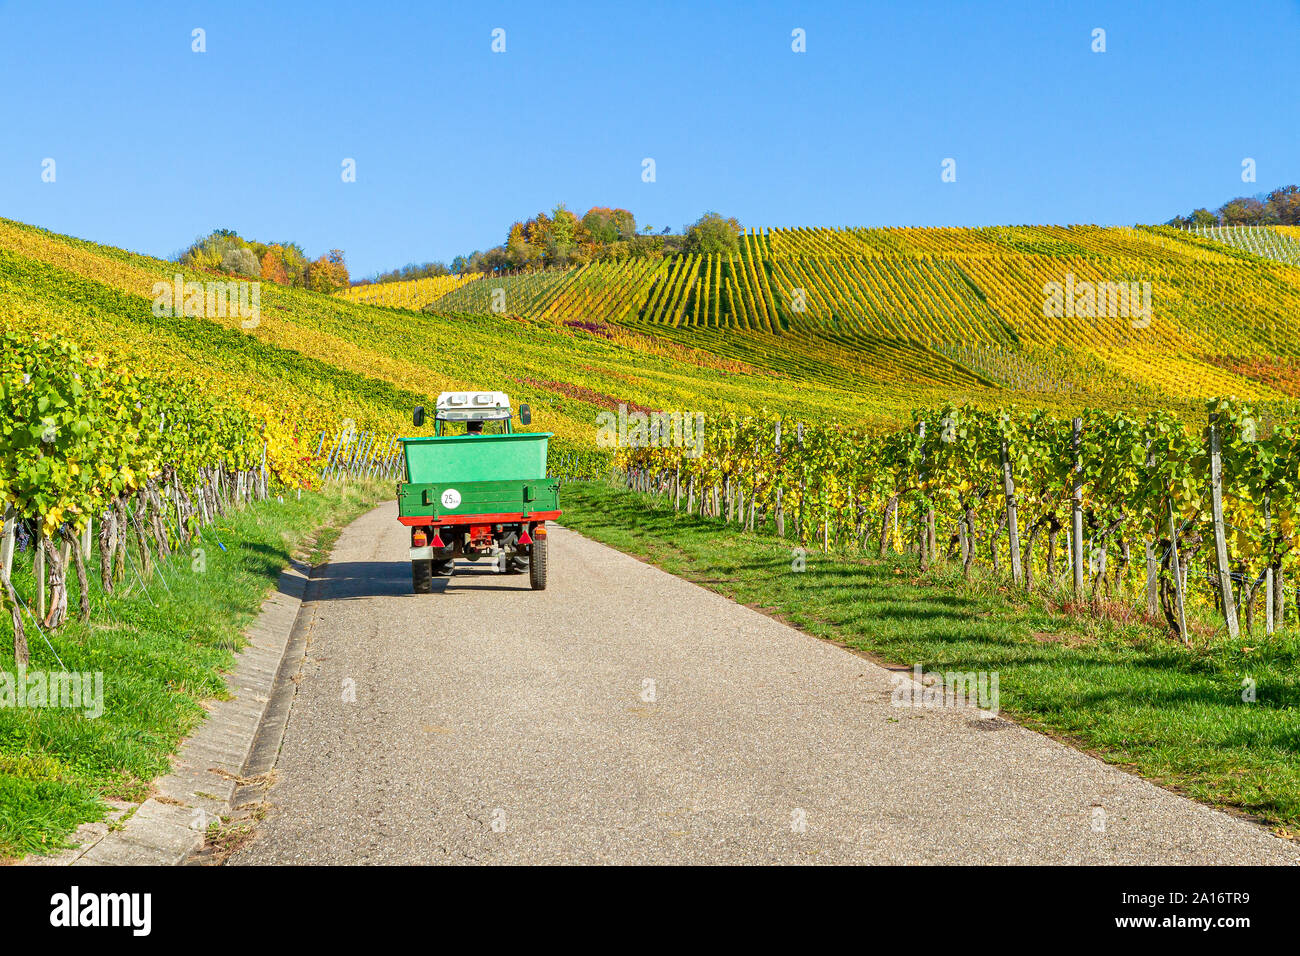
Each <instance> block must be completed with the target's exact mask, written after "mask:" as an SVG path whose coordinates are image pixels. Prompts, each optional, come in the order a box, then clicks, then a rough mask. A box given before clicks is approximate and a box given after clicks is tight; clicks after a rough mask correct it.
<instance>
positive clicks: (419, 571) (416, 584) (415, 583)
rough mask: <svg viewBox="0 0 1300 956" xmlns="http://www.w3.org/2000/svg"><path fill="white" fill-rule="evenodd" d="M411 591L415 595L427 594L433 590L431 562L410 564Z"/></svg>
mask: <svg viewBox="0 0 1300 956" xmlns="http://www.w3.org/2000/svg"><path fill="white" fill-rule="evenodd" d="M411 590H412V591H414V592H415V593H416V594H428V593H429V592H430V591H432V590H433V562H432V561H412V562H411Z"/></svg>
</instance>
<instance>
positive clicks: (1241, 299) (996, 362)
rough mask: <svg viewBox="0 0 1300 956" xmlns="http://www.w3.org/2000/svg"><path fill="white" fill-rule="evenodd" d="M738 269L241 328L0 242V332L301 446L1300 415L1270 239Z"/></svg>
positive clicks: (815, 243) (904, 231) (326, 311)
mask: <svg viewBox="0 0 1300 956" xmlns="http://www.w3.org/2000/svg"><path fill="white" fill-rule="evenodd" d="M1229 240H1231V241H1229ZM1268 241H1269V242H1274V246H1267V248H1268V249H1272V248H1275V247H1276V248H1279V249H1280V248H1284V247H1285V244H1286V243H1287V242H1294V237H1291V236H1288V235H1286V234H1285V232H1283V231H1277V232H1276V238H1275V239H1269V240H1268ZM1252 243H1253V244H1252ZM740 248H741V254H740V255H739V256H736V257H727V258H723V257H719V256H691V255H680V256H673V257H668V258H664V259H657V260H652V259H639V260H625V261H622V262H616V263H595V264H591V265H587V266H584V267H581V268H577V269H572V270H567V271H549V272H535V273H526V274H521V275H515V276H509V277H493V276H481V277H474V276H468V277H448V278H445V279H442V280H433V281H428V280H419V281H417V282H416V283H414V284H407V287H404V288H402V289H399V290H396V291H394V290H388V292H389V294H387V295H386V294H385V289H384V287H383V286H382V285H373V286H368V287H365V288H364V290H363V291H362V292H356V291H354V292H352V293H351V294H350V295H335V296H329V295H324V294H320V293H314V292H310V291H305V290H299V289H291V288H285V287H281V286H277V285H274V284H271V283H262V284H261V288H260V316H259V318H258V320H257V321H256V322H255V323H249V322H247V321H245V320H241V318H240V317H238V316H235V315H222V314H217V315H212V314H208V311H207V310H204V309H203V308H201V307H200V308H198V309H195V310H190V309H188V308H182V307H179V306H178V307H177V308H175V309H162V310H160V309H158V308H156V302H155V298H156V290H157V288H158V284H159V283H168V282H171V281H174V279H175V277H176V276H177V275H178V274H179V275H181V276H182V280H183V281H188V282H200V283H211V282H220V281H225V280H229V279H231V278H232V277H229V276H224V275H218V274H215V273H213V274H202V273H196V272H192V271H187V270H184V269H182V268H180V267H179V266H177V265H176V264H175V263H171V262H166V261H163V260H159V259H154V258H150V257H147V256H142V255H137V254H134V253H130V252H126V251H123V250H121V249H116V248H113V247H108V246H102V245H97V244H94V243H91V242H86V241H83V240H79V239H74V238H71V237H67V236H62V235H57V234H54V233H51V232H48V231H45V230H42V229H39V228H35V227H32V226H27V225H23V224H20V223H17V222H13V221H10V220H4V219H0V320H2V321H3V325H4V327H5V328H6V329H16V330H19V331H30V332H45V333H59V334H61V335H63V336H65V337H66V338H68V339H70V340H72V341H74V342H76V343H79V344H81V345H82V346H83V347H84V348H88V349H93V350H96V351H103V352H107V353H109V355H110V356H115V358H114V361H115V362H118V363H121V364H123V365H124V366H125V367H141V368H149V369H151V370H162V371H165V372H166V373H167V374H169V375H173V376H176V377H178V378H181V379H185V380H187V381H191V382H195V383H198V384H199V385H201V386H202V387H203V388H205V389H207V390H208V391H210V392H211V393H212V394H214V395H219V396H224V400H228V401H230V402H232V403H237V404H241V405H246V406H249V407H250V408H251V407H253V406H256V407H255V408H253V410H254V411H257V413H258V414H259V415H263V416H264V415H265V409H267V408H270V409H272V410H274V412H275V413H276V414H277V415H279V416H280V417H281V418H282V419H284V420H285V421H287V422H291V423H292V425H293V427H294V428H295V429H296V430H297V431H298V433H299V434H300V437H301V440H302V443H303V444H304V446H305V445H310V444H311V443H312V441H313V440H314V439H315V436H317V435H318V434H319V433H320V432H321V431H330V430H331V429H334V428H337V427H338V425H339V424H340V423H341V422H342V421H344V420H345V419H352V420H353V421H354V422H355V423H356V424H357V426H358V427H360V428H367V427H369V428H378V429H383V430H387V431H390V432H391V431H394V430H397V431H406V430H409V429H408V427H407V426H406V422H408V421H409V418H408V416H409V410H410V408H411V406H412V405H415V404H418V403H420V402H427V401H428V400H429V398H430V396H433V395H436V394H437V393H438V392H439V391H442V390H444V389H452V388H470V387H491V388H500V389H503V390H506V391H508V392H510V393H511V394H512V395H513V396H514V397H515V399H516V400H517V401H520V402H529V403H531V404H532V405H533V407H534V409H535V422H536V425H535V426H534V427H539V428H545V429H547V430H549V431H552V432H554V433H556V435H557V442H556V447H557V449H559V450H561V451H566V452H567V451H572V450H574V449H591V448H593V447H594V445H595V436H596V427H595V426H596V416H597V415H598V414H599V412H601V411H603V410H613V409H617V408H618V407H619V405H624V404H625V405H627V406H628V407H629V408H630V409H633V410H636V409H655V408H664V409H678V410H683V411H716V410H722V409H732V410H739V411H745V410H760V409H768V410H769V411H779V412H781V413H782V414H785V415H791V416H798V417H802V418H805V419H808V420H810V421H819V420H828V419H832V418H836V419H840V420H843V421H846V422H849V423H852V424H858V425H864V426H868V427H877V428H879V427H889V426H893V425H896V424H898V423H900V422H903V421H905V420H907V419H908V417H909V415H910V411H911V409H913V408H915V407H918V406H922V405H928V404H935V403H940V402H946V401H953V402H958V403H970V404H971V405H973V406H975V407H993V406H996V405H1004V404H1009V403H1021V404H1025V405H1034V406H1037V407H1044V408H1047V409H1051V410H1057V411H1065V410H1069V409H1078V408H1083V407H1089V406H1090V407H1096V408H1118V407H1134V406H1137V407H1143V406H1152V407H1157V406H1158V407H1164V408H1168V409H1171V410H1173V411H1175V412H1176V413H1180V412H1183V411H1192V410H1194V409H1199V407H1200V405H1199V403H1200V401H1201V400H1202V399H1204V398H1205V397H1207V396H1209V395H1212V394H1220V395H1236V396H1238V397H1240V398H1243V399H1251V400H1255V401H1263V402H1272V403H1279V404H1280V403H1285V402H1287V401H1288V400H1289V399H1290V398H1292V397H1293V396H1295V395H1297V394H1300V372H1297V370H1296V365H1295V358H1296V354H1297V346H1296V344H1295V343H1296V342H1297V337H1296V335H1295V331H1296V329H1295V327H1294V326H1295V323H1296V317H1297V316H1300V268H1297V267H1295V266H1292V265H1288V264H1286V263H1284V262H1282V261H1280V259H1278V258H1272V257H1269V256H1266V255H1263V254H1262V252H1261V250H1265V248H1266V247H1265V244H1264V240H1254V239H1251V238H1248V239H1242V238H1241V237H1240V236H1239V235H1238V234H1236V233H1234V234H1230V235H1229V234H1225V235H1223V236H1212V235H1194V234H1191V233H1186V232H1179V231H1176V230H1173V229H1169V228H1163V227H1157V228H1098V227H1069V228H1066V227H1013V228H998V229H911V228H899V229H844V230H831V229H776V230H751V231H747V232H746V233H745V234H744V235H743V236H742V237H741V243H740ZM420 282H423V283H424V285H421V284H420ZM1052 282H1057V283H1063V284H1064V283H1072V284H1073V286H1072V288H1073V289H1077V288H1080V287H1081V284H1083V283H1088V282H1091V283H1094V284H1097V283H1103V282H1116V283H1118V282H1137V283H1142V282H1149V283H1151V287H1152V292H1151V302H1152V308H1151V310H1150V315H1149V319H1147V320H1143V319H1142V318H1140V317H1139V318H1132V317H1128V318H1124V317H1121V318H1115V317H1104V316H1082V317H1081V316H1078V315H1073V316H1071V315H1061V316H1057V317H1045V316H1044V292H1043V289H1044V286H1045V285H1046V284H1048V283H1052ZM422 295H432V296H433V298H432V299H431V301H427V302H426V301H423V299H422V298H421V296H422ZM1137 301H1138V300H1137V299H1135V303H1136V302H1137ZM381 302H382V303H387V304H378V303H381ZM1197 413H1199V412H1197ZM311 450H312V451H314V450H315V449H314V448H312V449H311Z"/></svg>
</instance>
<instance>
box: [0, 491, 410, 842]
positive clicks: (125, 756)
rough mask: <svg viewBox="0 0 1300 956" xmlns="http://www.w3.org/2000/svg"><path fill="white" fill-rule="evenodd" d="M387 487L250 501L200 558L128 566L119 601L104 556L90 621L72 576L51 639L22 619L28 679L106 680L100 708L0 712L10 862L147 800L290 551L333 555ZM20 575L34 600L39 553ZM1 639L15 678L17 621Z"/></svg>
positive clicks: (24, 562)
mask: <svg viewBox="0 0 1300 956" xmlns="http://www.w3.org/2000/svg"><path fill="white" fill-rule="evenodd" d="M389 493H391V485H390V484H387V483H386V484H383V485H382V486H381V485H379V484H351V485H345V486H341V487H340V486H332V487H331V488H330V489H329V490H327V491H325V492H321V493H304V494H303V495H302V498H301V500H299V499H298V498H296V497H286V498H285V500H284V502H283V503H280V502H278V501H276V500H275V499H271V500H270V501H266V502H260V503H257V504H253V505H249V506H248V507H246V508H245V509H244V510H243V511H240V512H236V513H232V514H231V515H230V516H229V517H227V518H221V519H218V521H217V522H216V523H215V524H214V525H212V526H210V527H208V528H205V529H203V532H202V533H203V540H202V541H196V542H195V546H196V547H197V548H199V549H201V554H200V553H199V552H198V551H194V550H190V551H186V552H185V553H180V554H176V555H173V557H172V558H171V560H170V561H167V562H161V570H160V572H155V574H154V576H153V577H152V578H151V579H150V580H148V581H146V582H143V583H142V582H141V581H140V580H139V578H138V577H137V576H136V575H135V573H134V571H132V572H130V573H128V577H127V579H126V580H125V581H124V582H123V583H122V585H120V586H119V587H118V593H116V594H115V595H113V596H107V595H105V594H103V593H102V592H101V590H100V587H99V570H98V555H97V554H94V555H93V557H92V562H91V566H90V568H89V572H90V574H89V577H90V593H91V601H92V614H91V619H90V623H89V624H84V625H83V624H81V623H80V622H78V621H77V620H76V607H77V601H78V597H79V595H78V588H77V583H76V576H75V574H74V575H72V576H71V582H70V587H69V591H70V593H69V601H68V607H69V617H70V620H69V622H68V623H67V624H66V625H65V626H64V627H62V628H60V629H59V630H57V631H54V632H52V633H51V632H45V633H44V636H42V631H41V630H38V628H37V627H36V626H34V625H33V624H32V623H31V619H30V617H28V618H27V619H26V620H27V624H28V627H27V631H28V643H29V644H30V647H31V663H30V664H29V665H28V673H29V674H31V673H32V672H36V671H43V672H45V673H47V674H54V673H56V672H59V671H60V670H61V669H62V668H61V667H60V664H59V661H62V663H63V665H64V666H65V667H66V668H67V670H68V671H71V672H75V673H86V672H90V673H99V674H102V675H103V714H102V716H99V717H95V718H90V717H87V716H86V714H85V712H84V710H82V709H72V708H60V707H36V706H25V707H18V706H0V860H5V859H8V858H15V857H21V856H23V855H25V854H28V853H48V852H52V851H54V850H58V849H60V848H63V847H64V846H66V845H67V836H68V834H69V833H71V832H72V831H73V830H74V829H75V828H76V827H77V826H79V825H80V824H82V823H86V822H89V821H92V820H98V819H102V818H103V816H104V815H105V813H106V812H107V810H108V805H107V804H106V803H105V802H104V801H105V799H106V798H118V799H124V800H131V801H138V800H142V799H144V798H145V797H147V796H148V794H149V788H150V784H151V782H152V781H153V780H154V779H155V778H156V777H158V776H160V775H163V774H165V773H167V772H168V771H169V769H170V765H169V760H168V758H169V757H170V755H172V754H173V753H175V751H176V747H177V745H178V743H179V742H180V741H181V740H182V739H183V738H184V737H185V736H186V735H187V734H189V733H190V732H191V731H192V730H193V729H194V728H195V727H196V726H197V725H198V724H199V723H200V722H201V721H202V719H203V717H204V714H205V710H204V707H203V701H204V700H207V699H210V698H223V697H225V696H226V695H227V692H226V687H225V679H224V677H223V674H224V673H225V672H227V671H229V670H230V669H231V668H233V666H234V663H235V658H234V655H235V653H236V651H237V650H238V649H239V648H240V647H241V646H242V644H243V632H244V630H245V629H246V628H247V627H248V625H249V624H250V623H251V622H252V620H253V619H254V617H255V616H256V614H257V611H258V608H259V607H260V605H261V603H262V600H263V598H264V597H265V596H266V594H267V592H268V590H269V589H270V588H272V587H274V586H275V582H276V579H277V578H278V576H279V574H280V572H281V571H282V570H283V569H284V568H285V567H286V566H287V565H288V563H289V560H290V557H291V556H293V555H298V556H300V557H302V558H303V559H304V560H308V561H309V562H311V563H317V562H319V561H321V560H323V559H324V557H326V556H328V553H329V548H328V544H329V543H331V542H332V541H334V540H335V539H336V538H337V533H338V531H337V529H340V528H341V527H342V526H343V525H346V524H347V523H348V522H349V521H351V520H352V519H353V518H355V517H356V516H357V515H359V514H361V513H362V512H364V511H365V510H367V509H368V508H370V507H371V506H373V505H374V504H375V503H376V502H377V501H378V500H380V498H381V497H383V496H384V495H386V494H389ZM96 550H97V549H92V552H94V551H96ZM131 556H132V561H133V562H135V563H133V565H132V567H133V568H134V567H138V556H137V555H136V553H135V551H134V549H133V550H132V552H131ZM14 571H15V573H14V586H15V588H16V589H17V590H18V593H19V595H20V596H21V597H22V599H23V600H24V601H27V602H28V603H29V604H30V603H31V601H32V597H31V596H32V595H33V594H34V593H35V588H34V581H33V579H32V576H31V551H30V550H29V551H28V552H27V553H26V554H22V553H20V554H18V555H16V556H15V568H14ZM47 640H48V643H47ZM0 643H2V644H3V646H0V672H6V673H8V674H10V675H16V668H15V663H14V657H13V644H12V635H11V634H10V632H9V628H8V618H7V615H6V616H5V618H4V622H3V623H0ZM56 654H57V659H56V657H55V655H56Z"/></svg>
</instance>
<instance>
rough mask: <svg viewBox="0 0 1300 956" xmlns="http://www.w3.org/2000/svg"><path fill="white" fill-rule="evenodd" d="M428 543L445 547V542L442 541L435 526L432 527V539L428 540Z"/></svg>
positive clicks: (436, 546)
mask: <svg viewBox="0 0 1300 956" xmlns="http://www.w3.org/2000/svg"><path fill="white" fill-rule="evenodd" d="M429 544H431V545H433V546H434V547H435V548H445V547H447V546H446V545H445V544H443V543H442V535H440V534H438V529H437V528H434V529H433V540H432V541H430V542H429Z"/></svg>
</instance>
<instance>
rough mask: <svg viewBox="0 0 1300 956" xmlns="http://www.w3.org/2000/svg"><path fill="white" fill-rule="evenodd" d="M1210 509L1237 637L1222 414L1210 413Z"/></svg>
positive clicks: (1226, 615) (1229, 620)
mask: <svg viewBox="0 0 1300 956" xmlns="http://www.w3.org/2000/svg"><path fill="white" fill-rule="evenodd" d="M1210 510H1211V512H1212V515H1213V518H1214V559H1215V563H1216V564H1217V565H1218V578H1219V594H1220V597H1221V598H1222V600H1223V620H1224V623H1226V624H1227V625H1228V637H1229V638H1230V639H1232V640H1234V641H1235V640H1236V639H1237V637H1238V635H1239V634H1240V629H1239V628H1238V626H1237V605H1236V602H1235V601H1234V600H1233V594H1232V569H1231V567H1230V566H1229V564H1228V539H1227V535H1226V534H1225V532H1224V525H1223V456H1222V455H1221V454H1220V450H1219V416H1218V414H1217V413H1214V412H1211V413H1210Z"/></svg>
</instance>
